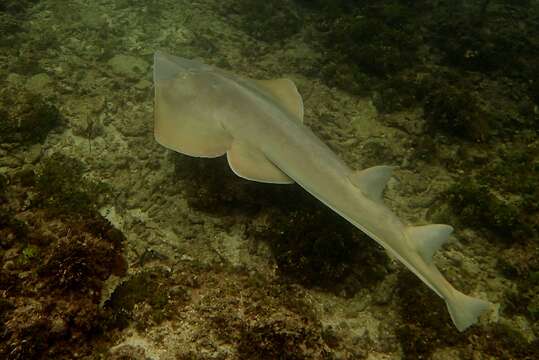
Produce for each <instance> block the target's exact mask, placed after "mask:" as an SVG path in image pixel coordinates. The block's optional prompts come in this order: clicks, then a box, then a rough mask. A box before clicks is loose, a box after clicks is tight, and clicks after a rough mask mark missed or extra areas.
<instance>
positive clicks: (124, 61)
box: [108, 54, 150, 80]
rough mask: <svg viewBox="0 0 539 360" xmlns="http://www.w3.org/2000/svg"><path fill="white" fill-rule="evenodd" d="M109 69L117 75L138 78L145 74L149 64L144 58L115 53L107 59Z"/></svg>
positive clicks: (132, 78)
mask: <svg viewBox="0 0 539 360" xmlns="http://www.w3.org/2000/svg"><path fill="white" fill-rule="evenodd" d="M108 65H109V66H110V68H111V70H112V71H113V72H114V73H115V74H116V75H119V76H124V77H126V78H129V79H131V80H138V79H140V78H141V77H143V76H145V75H146V72H147V70H148V68H149V66H150V65H149V64H148V63H147V62H146V60H144V59H141V58H138V57H135V56H131V55H122V54H118V55H115V56H114V57H113V58H111V59H110V60H109V61H108Z"/></svg>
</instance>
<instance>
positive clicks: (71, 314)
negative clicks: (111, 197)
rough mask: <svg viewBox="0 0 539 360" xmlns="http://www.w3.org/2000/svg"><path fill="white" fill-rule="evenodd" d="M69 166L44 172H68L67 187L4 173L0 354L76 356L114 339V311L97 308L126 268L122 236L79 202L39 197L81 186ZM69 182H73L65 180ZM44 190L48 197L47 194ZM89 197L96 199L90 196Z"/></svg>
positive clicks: (0, 199)
mask: <svg viewBox="0 0 539 360" xmlns="http://www.w3.org/2000/svg"><path fill="white" fill-rule="evenodd" d="M63 161H64V162H63V165H64V166H65V167H54V166H53V165H52V164H51V163H47V162H46V163H45V165H44V166H45V167H47V165H50V166H52V168H46V169H43V171H44V172H45V173H49V174H50V173H54V172H61V173H62V174H64V175H66V178H64V179H62V181H64V182H66V184H65V185H64V186H63V187H56V184H55V183H53V182H51V183H49V185H50V186H49V187H48V188H45V187H40V186H39V185H38V184H39V183H40V181H43V179H42V178H41V176H40V175H37V176H36V175H34V174H33V172H32V171H25V172H24V173H19V174H16V175H13V176H10V177H2V181H1V183H2V184H3V185H2V187H1V188H0V190H3V191H1V192H0V264H1V266H0V294H1V296H0V318H1V319H2V321H1V324H2V325H0V328H1V330H2V331H0V357H1V358H3V359H45V358H55V359H72V358H73V354H75V353H78V354H79V355H82V354H91V353H94V352H95V351H97V352H99V350H97V349H99V348H101V347H100V346H99V344H101V343H104V342H107V341H110V337H109V338H108V340H105V338H104V337H102V336H101V335H102V334H103V333H104V332H105V331H107V330H108V329H109V327H108V325H107V324H108V323H109V322H108V321H107V319H109V318H110V317H111V314H110V312H109V311H106V310H105V309H103V308H102V307H100V305H99V303H100V301H101V292H102V289H103V287H104V284H105V281H106V280H107V279H108V278H109V277H110V276H111V275H116V276H121V275H123V274H124V273H125V271H126V267H127V265H126V263H125V260H124V258H123V244H124V241H125V239H124V236H123V234H122V233H121V232H120V231H118V230H117V229H115V228H114V227H113V226H112V225H111V224H110V223H109V222H108V221H107V220H106V219H104V218H103V217H101V215H99V213H97V211H95V210H93V211H92V210H91V209H94V208H93V207H92V206H89V205H88V204H87V203H85V202H82V203H80V206H81V207H82V208H84V211H82V212H79V211H75V210H74V208H71V207H70V208H62V207H60V206H57V204H51V203H49V202H46V201H34V200H35V199H40V198H41V197H47V198H49V197H54V196H56V197H61V196H64V194H62V193H61V192H62V191H64V190H65V189H67V188H72V189H75V188H80V187H81V184H82V183H84V180H83V179H82V178H81V177H80V176H78V175H80V174H78V173H77V174H73V173H72V174H70V173H69V171H66V170H67V169H69V167H68V166H69V165H70V162H71V161H73V160H72V159H69V158H63ZM58 178H60V176H59V174H56V175H55V177H54V176H53V177H51V178H49V180H50V181H56V180H55V179H58ZM67 182H69V184H67ZM45 191H47V194H45V193H44V192H45ZM86 200H87V201H88V202H91V201H93V198H92V195H91V194H87V197H86Z"/></svg>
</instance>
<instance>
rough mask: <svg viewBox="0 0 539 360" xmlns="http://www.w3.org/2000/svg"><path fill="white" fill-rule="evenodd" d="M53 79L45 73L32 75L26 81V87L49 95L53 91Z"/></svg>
mask: <svg viewBox="0 0 539 360" xmlns="http://www.w3.org/2000/svg"><path fill="white" fill-rule="evenodd" d="M51 84H52V79H51V78H50V76H49V75H47V74H45V73H41V74H37V75H34V76H32V77H31V78H30V79H28V80H27V81H26V89H27V90H28V91H30V92H32V93H34V94H40V95H49V94H51V93H52V87H51Z"/></svg>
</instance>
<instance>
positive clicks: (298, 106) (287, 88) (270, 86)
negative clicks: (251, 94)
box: [254, 79, 303, 122]
mask: <svg viewBox="0 0 539 360" xmlns="http://www.w3.org/2000/svg"><path fill="white" fill-rule="evenodd" d="M254 82H255V83H256V84H257V85H258V86H260V87H261V88H262V89H264V90H266V91H267V92H268V93H270V95H272V96H273V97H274V98H275V99H277V100H278V101H279V103H280V104H281V105H282V106H283V107H284V108H285V109H286V110H288V111H289V112H290V113H291V114H294V115H296V118H297V120H298V121H300V122H303V100H302V98H301V95H300V94H299V91H298V89H297V88H296V85H295V84H294V82H293V81H292V80H290V79H275V80H254Z"/></svg>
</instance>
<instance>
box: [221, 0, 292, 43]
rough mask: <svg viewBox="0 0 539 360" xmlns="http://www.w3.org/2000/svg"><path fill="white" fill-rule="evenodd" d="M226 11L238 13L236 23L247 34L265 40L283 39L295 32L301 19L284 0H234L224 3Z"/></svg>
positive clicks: (228, 13)
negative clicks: (238, 17)
mask: <svg viewBox="0 0 539 360" xmlns="http://www.w3.org/2000/svg"><path fill="white" fill-rule="evenodd" d="M225 9H226V13H227V15H228V16H230V14H231V13H232V14H237V15H240V14H241V17H240V20H239V21H237V22H236V23H237V24H238V26H239V27H240V28H241V29H243V30H244V31H245V32H246V33H247V34H249V35H250V36H252V37H254V38H255V39H258V40H263V41H267V42H276V41H283V40H285V39H287V38H289V37H291V36H292V35H294V34H296V33H297V32H298V31H299V30H300V29H301V27H302V19H301V17H300V16H299V15H298V12H297V11H294V7H293V6H292V4H291V3H290V2H288V1H284V0H268V1H257V0H234V1H231V2H230V3H229V4H227V5H225Z"/></svg>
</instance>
